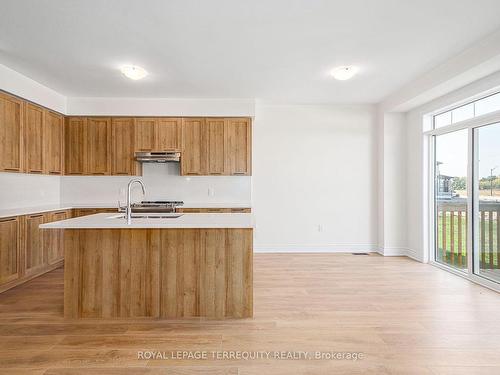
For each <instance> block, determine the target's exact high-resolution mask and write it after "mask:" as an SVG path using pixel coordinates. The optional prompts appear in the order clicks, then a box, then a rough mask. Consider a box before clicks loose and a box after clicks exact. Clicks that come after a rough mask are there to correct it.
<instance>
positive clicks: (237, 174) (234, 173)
mask: <svg viewBox="0 0 500 375" xmlns="http://www.w3.org/2000/svg"><path fill="white" fill-rule="evenodd" d="M232 174H233V175H236V176H241V175H246V174H247V173H246V172H233V173H232Z"/></svg>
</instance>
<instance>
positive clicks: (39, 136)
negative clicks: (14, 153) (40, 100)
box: [24, 103, 45, 173]
mask: <svg viewBox="0 0 500 375" xmlns="http://www.w3.org/2000/svg"><path fill="white" fill-rule="evenodd" d="M44 112H45V111H44V109H43V108H42V107H39V106H37V105H34V104H31V103H26V106H25V114H24V157H25V159H24V160H25V164H24V165H25V170H26V172H28V173H42V172H43V130H44Z"/></svg>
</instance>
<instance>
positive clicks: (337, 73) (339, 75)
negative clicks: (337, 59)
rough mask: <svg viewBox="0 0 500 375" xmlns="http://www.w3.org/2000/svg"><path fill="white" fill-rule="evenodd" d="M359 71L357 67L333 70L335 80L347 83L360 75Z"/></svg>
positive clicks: (342, 67)
mask: <svg viewBox="0 0 500 375" xmlns="http://www.w3.org/2000/svg"><path fill="white" fill-rule="evenodd" d="M358 71H359V69H358V68H357V67H355V66H339V67H338V68H335V69H333V70H332V73H331V74H332V76H333V78H335V79H337V80H339V81H345V80H348V79H351V78H352V77H354V76H355V75H356V73H358Z"/></svg>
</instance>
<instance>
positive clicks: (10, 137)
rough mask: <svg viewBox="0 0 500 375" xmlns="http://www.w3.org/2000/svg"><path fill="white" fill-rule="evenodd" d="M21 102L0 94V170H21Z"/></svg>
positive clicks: (22, 114)
mask: <svg viewBox="0 0 500 375" xmlns="http://www.w3.org/2000/svg"><path fill="white" fill-rule="evenodd" d="M23 116H24V113H23V101H22V100H19V99H17V98H14V97H12V96H10V95H6V94H3V93H0V170H1V171H5V172H22V170H23V158H22V149H23V132H22V124H23Z"/></svg>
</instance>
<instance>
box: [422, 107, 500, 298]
mask: <svg viewBox="0 0 500 375" xmlns="http://www.w3.org/2000/svg"><path fill="white" fill-rule="evenodd" d="M465 104H466V103H465ZM430 116H432V118H431V119H430V120H431V121H433V116H434V114H428V115H427V116H424V117H427V118H424V121H429V117H430ZM496 123H500V110H498V111H494V112H491V113H487V114H485V115H481V116H478V117H474V118H471V119H468V120H464V121H461V122H457V123H455V124H451V125H447V126H443V127H441V128H438V129H432V130H428V131H425V132H424V133H423V135H424V144H427V145H428V150H427V153H426V154H424V155H426V156H427V158H428V159H427V163H425V164H427V168H426V169H427V173H426V176H427V188H426V189H425V190H426V193H427V197H426V200H427V207H426V208H427V210H426V211H427V213H426V214H425V215H424V220H426V221H427V223H426V225H425V227H426V228H427V233H426V234H425V232H424V235H427V238H424V244H426V246H427V249H426V250H425V251H426V253H427V255H428V257H429V258H428V259H429V264H431V265H433V266H435V267H437V268H440V269H443V270H446V271H448V272H451V273H453V274H455V275H458V276H460V277H463V278H465V279H467V280H470V281H472V282H474V283H476V284H479V285H482V286H484V287H486V288H489V289H492V290H494V291H496V292H500V283H496V282H493V281H490V280H489V279H487V278H485V277H481V276H478V275H476V274H474V269H473V262H474V259H473V251H472V246H473V237H474V235H475V233H474V228H475V227H476V223H475V222H473V221H471V220H469V221H468V228H467V257H468V258H467V270H465V271H461V270H458V269H456V268H453V267H451V266H448V265H446V264H443V263H439V262H437V261H436V259H435V255H436V254H435V247H436V242H435V241H436V238H435V195H434V173H435V170H434V160H435V159H434V157H435V142H434V136H438V135H442V134H447V133H452V132H455V131H458V130H463V129H468V132H469V134H468V150H467V163H468V165H467V215H468V217H472V218H475V215H474V214H473V211H474V209H475V208H474V196H473V192H474V187H475V184H476V181H475V179H474V176H473V168H474V163H476V162H477V161H476V160H473V159H474V158H473V156H474V150H475V147H474V142H475V137H474V130H475V129H478V128H480V127H483V126H488V125H492V124H496ZM425 164H424V165H425ZM424 202H425V201H424ZM474 221H477V218H475V219H474Z"/></svg>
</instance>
